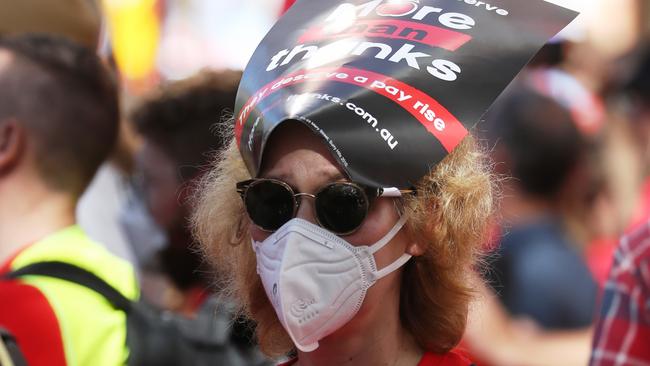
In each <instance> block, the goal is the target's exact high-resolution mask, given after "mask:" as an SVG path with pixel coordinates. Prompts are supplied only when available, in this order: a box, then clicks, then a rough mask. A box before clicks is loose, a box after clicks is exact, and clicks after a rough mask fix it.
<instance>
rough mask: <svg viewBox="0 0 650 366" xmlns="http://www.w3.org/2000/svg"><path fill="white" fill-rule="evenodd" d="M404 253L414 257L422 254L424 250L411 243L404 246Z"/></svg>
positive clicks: (415, 243)
mask: <svg viewBox="0 0 650 366" xmlns="http://www.w3.org/2000/svg"><path fill="white" fill-rule="evenodd" d="M406 253H407V254H410V255H412V256H414V257H419V256H421V255H422V254H424V248H423V247H422V246H421V245H420V244H419V243H417V242H415V241H412V242H410V243H408V244H407V245H406Z"/></svg>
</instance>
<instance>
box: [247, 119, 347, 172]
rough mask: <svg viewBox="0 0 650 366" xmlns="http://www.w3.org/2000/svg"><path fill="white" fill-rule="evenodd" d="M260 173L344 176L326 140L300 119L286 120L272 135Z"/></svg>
mask: <svg viewBox="0 0 650 366" xmlns="http://www.w3.org/2000/svg"><path fill="white" fill-rule="evenodd" d="M260 176H264V177H269V178H276V179H281V180H287V181H288V180H295V178H297V177H300V176H310V177H315V178H319V179H323V180H328V181H331V180H339V179H342V178H344V177H345V174H344V172H343V171H342V170H341V168H340V167H339V164H338V163H337V162H336V160H335V159H334V158H333V157H332V154H331V152H330V150H329V149H328V148H327V146H326V145H325V143H324V141H323V140H322V139H321V138H320V137H319V136H318V135H316V134H315V133H314V132H312V131H311V130H310V129H309V128H308V127H306V126H304V125H303V124H302V123H299V122H287V123H285V124H283V125H281V126H279V127H278V128H277V130H276V131H274V132H273V134H272V135H271V137H270V139H269V142H268V143H267V145H266V148H265V150H264V155H263V165H262V170H261V174H260Z"/></svg>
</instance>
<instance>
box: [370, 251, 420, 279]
mask: <svg viewBox="0 0 650 366" xmlns="http://www.w3.org/2000/svg"><path fill="white" fill-rule="evenodd" d="M411 257H412V255H410V254H408V253H404V254H402V256H400V257H399V258H397V260H396V261H395V262H393V263H391V264H389V265H387V266H386V267H384V268H382V269H380V270H379V271H377V272H375V278H376V279H377V280H379V279H380V278H382V277H384V276H386V275H389V274H391V273H392V272H393V271H395V270H397V269H398V268H399V267H401V266H403V265H404V263H406V262H408V260H409V259H411Z"/></svg>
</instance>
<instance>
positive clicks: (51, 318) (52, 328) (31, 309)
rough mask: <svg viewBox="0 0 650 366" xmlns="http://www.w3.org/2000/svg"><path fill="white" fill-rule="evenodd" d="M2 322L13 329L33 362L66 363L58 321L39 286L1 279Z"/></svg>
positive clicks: (47, 363)
mask: <svg viewBox="0 0 650 366" xmlns="http://www.w3.org/2000/svg"><path fill="white" fill-rule="evenodd" d="M0 298H2V299H3V301H0V324H1V325H2V326H3V327H5V328H6V329H8V330H9V331H11V332H12V333H13V335H14V336H15V337H16V340H17V341H18V343H19V344H20V348H21V351H22V352H23V353H24V355H25V358H26V359H27V361H28V362H29V364H30V365H32V364H33V365H65V364H66V362H65V354H64V351H63V349H64V347H63V340H62V337H61V328H60V324H59V320H58V318H57V316H56V313H55V311H54V309H53V308H52V306H51V304H50V302H49V300H48V299H47V297H46V296H45V294H44V293H42V292H41V290H40V289H39V288H38V287H35V286H32V285H30V284H27V283H24V282H22V281H20V280H17V279H15V280H8V279H7V280H1V281H0Z"/></svg>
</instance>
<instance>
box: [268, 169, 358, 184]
mask: <svg viewBox="0 0 650 366" xmlns="http://www.w3.org/2000/svg"><path fill="white" fill-rule="evenodd" d="M318 175H320V176H322V177H324V178H325V180H327V181H329V182H335V181H340V180H348V178H347V177H346V176H345V175H343V174H342V173H341V172H339V171H338V170H337V171H331V170H323V171H322V172H321V173H319V174H318ZM264 178H271V179H277V180H281V181H283V182H286V183H292V182H294V181H295V175H294V174H291V173H273V172H271V173H270V174H266V175H264Z"/></svg>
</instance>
